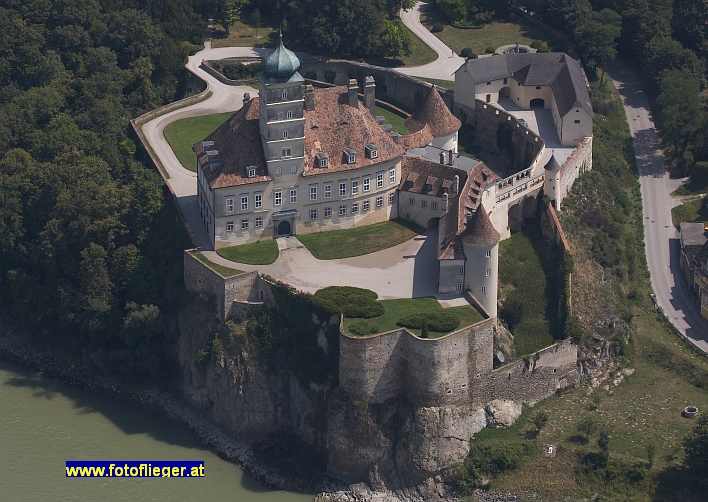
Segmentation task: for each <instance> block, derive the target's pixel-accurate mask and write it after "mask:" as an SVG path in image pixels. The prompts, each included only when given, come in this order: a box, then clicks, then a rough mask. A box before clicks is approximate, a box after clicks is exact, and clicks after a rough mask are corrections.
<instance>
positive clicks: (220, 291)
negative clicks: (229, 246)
mask: <svg viewBox="0 0 708 502" xmlns="http://www.w3.org/2000/svg"><path fill="white" fill-rule="evenodd" d="M194 252H195V250H193V249H189V250H186V251H185V252H184V285H185V287H186V289H187V291H201V292H204V293H208V294H213V295H214V296H215V299H216V315H217V317H218V318H219V320H221V321H225V320H226V319H230V318H232V317H235V316H237V315H239V314H241V315H243V314H244V313H245V312H246V311H247V310H248V308H250V306H251V305H255V304H261V303H265V304H267V305H271V306H273V305H275V299H274V298H273V293H272V291H271V288H270V286H271V284H270V283H269V282H268V281H267V280H265V279H264V278H262V277H261V276H260V275H258V272H247V273H244V274H240V275H235V276H233V277H224V276H222V275H221V274H219V273H218V272H216V271H215V270H213V269H212V268H210V267H208V266H207V265H206V264H205V263H203V262H202V261H200V260H199V259H198V258H197V257H196V256H194Z"/></svg>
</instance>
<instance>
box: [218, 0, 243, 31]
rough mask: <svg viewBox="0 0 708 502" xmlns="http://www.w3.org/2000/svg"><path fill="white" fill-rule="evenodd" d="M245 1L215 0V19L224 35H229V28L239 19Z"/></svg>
mask: <svg viewBox="0 0 708 502" xmlns="http://www.w3.org/2000/svg"><path fill="white" fill-rule="evenodd" d="M246 3H247V0H217V1H216V5H215V7H216V19H217V20H218V21H219V24H220V25H221V26H223V27H224V30H225V31H226V34H227V35H228V34H229V26H231V25H232V24H234V23H235V22H236V21H238V20H239V19H241V9H242V8H243V6H244V5H245V4H246Z"/></svg>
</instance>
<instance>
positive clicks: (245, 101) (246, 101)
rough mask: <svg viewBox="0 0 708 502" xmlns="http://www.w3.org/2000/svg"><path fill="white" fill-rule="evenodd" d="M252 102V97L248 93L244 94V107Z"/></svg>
mask: <svg viewBox="0 0 708 502" xmlns="http://www.w3.org/2000/svg"><path fill="white" fill-rule="evenodd" d="M249 101H251V95H250V94H249V93H247V92H244V93H243V106H246V103H248V102H249Z"/></svg>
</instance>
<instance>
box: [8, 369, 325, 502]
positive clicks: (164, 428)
mask: <svg viewBox="0 0 708 502" xmlns="http://www.w3.org/2000/svg"><path fill="white" fill-rule="evenodd" d="M94 459H97V460H100V459H104V460H204V461H205V465H204V473H205V477H204V478H199V479H198V478H182V479H179V478H170V479H150V478H148V479H126V478H122V479H117V478H113V479H105V478H89V479H79V478H66V477H65V461H66V460H94ZM312 498H313V497H312V495H303V494H298V493H289V492H282V491H273V490H267V489H265V488H264V487H263V486H262V485H260V484H259V483H258V482H256V481H254V480H253V479H252V478H250V477H249V476H248V475H246V474H244V473H243V472H242V471H241V470H240V469H239V468H238V467H236V466H235V465H234V464H231V463H229V462H226V461H224V460H222V459H220V458H219V457H217V456H216V455H215V454H213V453H211V452H210V451H209V450H207V449H205V448H204V447H202V446H200V445H199V444H198V443H197V442H196V441H195V440H194V438H193V437H192V435H191V433H190V431H189V430H188V429H187V428H186V427H184V426H182V425H180V424H176V423H173V422H170V421H168V420H166V419H164V418H163V417H161V416H158V415H154V414H151V413H149V412H146V411H144V410H138V409H135V408H132V407H130V406H127V405H125V404H123V403H117V402H114V401H111V400H109V399H107V398H104V397H102V396H97V395H94V394H91V393H89V392H85V391H83V390H81V389H77V388H74V387H70V386H68V385H64V384H62V383H60V382H57V381H55V380H52V379H49V378H46V377H43V376H41V375H38V374H37V373H35V372H31V371H28V370H26V369H24V368H21V367H19V366H16V365H12V364H8V363H5V362H2V361H0V499H1V500H3V501H6V500H19V501H25V500H28V501H35V500H36V501H44V500H61V501H64V500H71V501H81V500H86V501H98V500H101V501H108V502H110V501H114V500H116V501H117V500H120V501H133V500H135V501H138V500H139V501H144V500H148V501H150V500H155V501H190V502H192V501H212V500H215V501H228V500H233V501H239V502H304V501H312Z"/></svg>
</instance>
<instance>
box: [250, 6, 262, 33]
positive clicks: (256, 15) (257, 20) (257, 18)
mask: <svg viewBox="0 0 708 502" xmlns="http://www.w3.org/2000/svg"><path fill="white" fill-rule="evenodd" d="M251 21H253V26H255V27H256V38H258V28H260V27H261V11H259V10H258V9H253V12H251Z"/></svg>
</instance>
